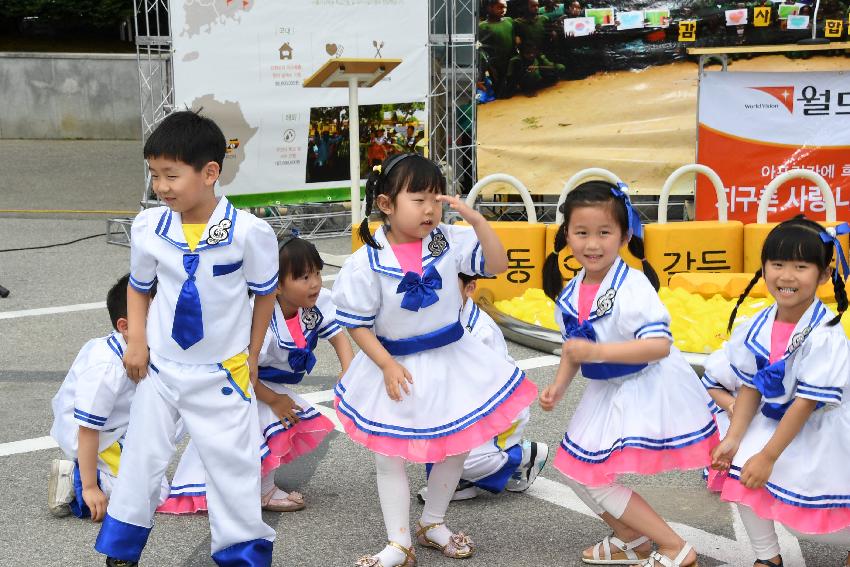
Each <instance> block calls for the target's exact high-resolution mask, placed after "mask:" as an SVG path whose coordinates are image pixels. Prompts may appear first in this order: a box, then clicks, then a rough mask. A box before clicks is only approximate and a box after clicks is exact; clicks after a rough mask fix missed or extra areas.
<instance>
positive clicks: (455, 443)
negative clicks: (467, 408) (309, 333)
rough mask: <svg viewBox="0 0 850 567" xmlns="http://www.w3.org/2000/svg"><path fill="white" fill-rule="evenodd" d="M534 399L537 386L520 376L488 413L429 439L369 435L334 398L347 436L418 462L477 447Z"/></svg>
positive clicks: (382, 450)
mask: <svg viewBox="0 0 850 567" xmlns="http://www.w3.org/2000/svg"><path fill="white" fill-rule="evenodd" d="M535 399H537V386H536V385H535V384H534V382H532V381H531V380H529V379H528V378H523V380H522V381H521V382H520V383H519V385H518V386H517V387H516V389H515V390H514V391H513V392H512V393H511V395H510V396H508V397H507V398H506V399H505V400H504V401H503V402H502V403H501V404H499V405H498V406H496V407H495V408H493V409H492V410H491V411H490V413H488V414H487V415H485V416H484V417H482V418H481V419H479V420H478V421H476V422H475V423H473V424H472V425H470V426H469V427H467V428H466V429H463V430H461V431H458V432H457V433H452V434H449V435H446V436H444V437H435V438H432V439H400V438H397V437H384V436H380V435H372V434H370V433H367V432H365V431H363V430H362V429H359V428H358V427H357V425H356V424H355V423H354V422H353V421H352V420H351V419H350V418H349V417H348V416H346V415H345V414H343V413H342V412H340V411H339V407H337V406H338V405H339V399H338V398H337V399H336V401H335V402H334V406H335V407H337V412H336V414H337V416H338V417H339V420H340V421H341V422H342V426H343V428H344V429H345V432H346V433H347V434H348V436H349V437H351V439H352V440H353V441H354V442H355V443H359V444H360V445H363V446H364V447H366V448H367V449H369V450H370V451H374V452H375V453H379V454H381V455H386V456H390V457H402V458H404V459H406V460H408V461H413V462H417V463H439V462H440V461H443V460H445V458H446V457H449V456H451V455H459V454H461V453H466V452H467V451H469V450H471V449H474V448H475V447H478V446H479V445H481V444H483V443H484V442H486V441H488V440H490V439H492V438H493V437H495V436H496V435H499V434H500V433H502V432H503V431H505V430H506V429H507V428H508V427H510V426H511V424H512V423H513V421H514V419H516V416H517V415H518V414H519V412H521V411H522V410H523V409H525V408H527V407H528V406H530V405H531V404H532V402H534V400H535Z"/></svg>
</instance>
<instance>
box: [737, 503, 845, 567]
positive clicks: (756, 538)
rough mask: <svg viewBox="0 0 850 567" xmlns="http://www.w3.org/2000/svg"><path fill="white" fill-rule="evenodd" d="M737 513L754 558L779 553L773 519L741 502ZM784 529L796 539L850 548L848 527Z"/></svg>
mask: <svg viewBox="0 0 850 567" xmlns="http://www.w3.org/2000/svg"><path fill="white" fill-rule="evenodd" d="M738 513H739V514H741V520H742V521H743V522H744V529H746V530H747V536H749V538H750V545H752V547H753V551H754V552H755V554H756V559H771V558H773V557H776V556H777V555H780V549H779V537H778V536H777V535H776V528H775V527H774V523H773V520H765V519H764V518H761V517H759V516H757V515H756V513H755V512H753V511H752V509H751V508H750V507H748V506H743V505H741V504H739V505H738ZM783 525H784V524H783ZM785 529H787V530H788V531H789V532H791V533H792V534H794V536H796V537H797V539H804V540H806V541H813V542H815V543H823V544H825V545H831V546H835V547H840V548H842V549H846V550H850V528H844V529H843V530H839V531H837V532H832V533H829V534H804V533H800V532H798V531H795V530H793V529H791V528H789V527H788V526H785Z"/></svg>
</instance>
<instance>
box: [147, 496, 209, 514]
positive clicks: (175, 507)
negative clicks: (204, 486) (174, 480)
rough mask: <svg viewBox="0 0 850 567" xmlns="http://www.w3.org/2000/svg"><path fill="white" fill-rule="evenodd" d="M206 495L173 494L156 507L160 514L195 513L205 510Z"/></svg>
mask: <svg viewBox="0 0 850 567" xmlns="http://www.w3.org/2000/svg"><path fill="white" fill-rule="evenodd" d="M206 510H207V497H206V496H174V497H173V498H172V497H169V498H168V500H166V501H165V503H164V504H163V505H162V506H160V507H159V508H157V509H156V511H157V512H159V513H160V514H197V513H198V512H206Z"/></svg>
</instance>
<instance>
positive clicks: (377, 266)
mask: <svg viewBox="0 0 850 567" xmlns="http://www.w3.org/2000/svg"><path fill="white" fill-rule="evenodd" d="M441 226H442V224H440V225H437V228H435V229H434V230H432V231H431V233H430V234H429V235H428V236H426V237H425V238H423V239H422V270H423V271H424V270H425V269H427V268H428V266H431V265H432V264H436V263H437V262H439V261H440V260H441V259H442V258H443V257H444V256H445V255H446V252H448V250H449V241H448V239H447V238H446V235H445V234H444V233H443V231H442V230H440V227H441ZM375 242H377V243H378V244H380V245H381V249H376V248H372V247H371V246H367V247H366V254H367V255H368V258H369V267H371V268H372V270H374V271H375V272H377V273H379V274H383V275H385V276H389V277H391V278H395V279H399V280H400V279H401V278H403V277H404V271H403V270H402V269H401V265H400V264H399V262H398V259H397V258H396V256H395V253H394V252H393V249H392V245H391V244H390V242H389V240H387V235H386V232H385V229H384V227H383V226H380V227H378V230H377V231H375Z"/></svg>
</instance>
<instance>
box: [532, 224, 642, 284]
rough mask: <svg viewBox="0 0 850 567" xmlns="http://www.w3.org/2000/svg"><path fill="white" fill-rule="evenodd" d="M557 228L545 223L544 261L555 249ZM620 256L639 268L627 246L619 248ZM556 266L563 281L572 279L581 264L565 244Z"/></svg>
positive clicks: (638, 261) (555, 225)
mask: <svg viewBox="0 0 850 567" xmlns="http://www.w3.org/2000/svg"><path fill="white" fill-rule="evenodd" d="M558 228H559V225H557V224H549V225H546V250H545V254H544V256H543V260H544V261H545V260H546V258H548V257H549V254H551V253H552V251H554V250H555V235H557V234H558ZM620 256H621V257H622V258H623V260H625V261H626V264H628V265H629V266H631V267H632V268H635V269H638V270H640V269H641V263H640V260H638V259H637V258H635V257H634V256H632V253H631V252H629V249H628V247H626V246H623V247H622V248H620ZM558 266H560V268H561V277H562V278H563V279H564V282H567V281H569V280H571V279H573V278H574V277H575V276H576V274H577V273H579V270H581V264H579V263H578V262H577V261H576V259H575V258H574V257H573V251H572V250H571V249H570V247H569V246H565V247H564V248H563V249H562V250H561V252H560V253H558Z"/></svg>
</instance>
